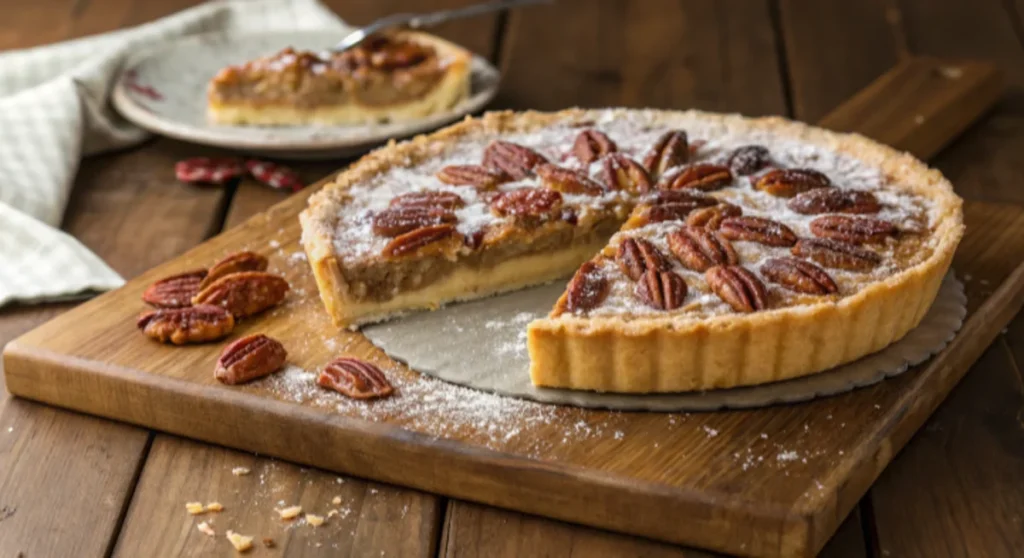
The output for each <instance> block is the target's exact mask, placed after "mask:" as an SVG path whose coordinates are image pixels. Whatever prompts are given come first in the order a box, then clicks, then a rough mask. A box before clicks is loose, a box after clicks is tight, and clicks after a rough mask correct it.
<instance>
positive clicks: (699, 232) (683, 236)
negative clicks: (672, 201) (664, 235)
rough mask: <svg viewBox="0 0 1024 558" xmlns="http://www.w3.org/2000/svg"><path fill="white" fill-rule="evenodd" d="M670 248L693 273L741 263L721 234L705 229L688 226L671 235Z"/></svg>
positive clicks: (669, 237) (669, 238)
mask: <svg viewBox="0 0 1024 558" xmlns="http://www.w3.org/2000/svg"><path fill="white" fill-rule="evenodd" d="M668 247H669V250H671V251H672V253H673V254H675V256H676V258H678V259H679V261H680V262H681V263H682V264H683V266H685V267H686V268H687V269H692V270H693V271H700V272H704V271H707V270H708V269H710V268H712V267H714V266H716V265H736V264H737V263H739V258H738V257H737V256H736V251H735V250H734V249H733V247H732V244H731V243H730V242H729V241H728V240H726V238H725V237H724V236H722V235H721V234H720V233H718V232H715V231H713V230H711V229H707V228H704V227H693V226H689V225H687V226H684V227H682V228H680V229H679V230H677V231H674V232H672V233H670V234H669V235H668Z"/></svg>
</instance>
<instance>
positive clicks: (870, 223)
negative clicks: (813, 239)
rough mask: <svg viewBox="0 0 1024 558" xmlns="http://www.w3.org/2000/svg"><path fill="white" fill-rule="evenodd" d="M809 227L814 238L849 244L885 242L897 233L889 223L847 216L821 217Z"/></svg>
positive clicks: (894, 226)
mask: <svg viewBox="0 0 1024 558" xmlns="http://www.w3.org/2000/svg"><path fill="white" fill-rule="evenodd" d="M810 227H811V232H812V233H814V236H817V237H820V238H830V239H832V240H839V241H842V242H849V243H851V244H865V243H870V244H874V243H880V242H885V239H887V238H891V237H894V236H896V234H897V233H899V229H898V228H897V227H896V225H894V224H892V223H890V222H889V221H885V220H882V219H874V218H871V217H851V216H849V215H822V216H821V217H818V218H816V219H814V220H812V221H811V224H810Z"/></svg>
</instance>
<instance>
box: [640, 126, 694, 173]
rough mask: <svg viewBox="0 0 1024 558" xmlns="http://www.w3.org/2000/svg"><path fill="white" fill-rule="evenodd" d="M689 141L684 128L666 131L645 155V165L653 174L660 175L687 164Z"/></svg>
mask: <svg viewBox="0 0 1024 558" xmlns="http://www.w3.org/2000/svg"><path fill="white" fill-rule="evenodd" d="M688 143H689V141H688V140H687V137H686V132H684V131H682V130H672V131H669V132H665V133H664V134H662V135H661V137H659V138H658V141H656V142H655V143H654V146H653V147H652V148H651V150H650V151H648V152H647V155H645V156H644V166H645V167H647V170H648V171H649V172H650V173H651V175H652V176H654V177H659V176H661V175H662V174H663V173H664V172H665V171H667V170H669V169H671V168H673V167H678V166H679V165H682V164H685V163H686V162H687V161H689V160H690V148H689V145H688Z"/></svg>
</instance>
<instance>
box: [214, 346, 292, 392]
mask: <svg viewBox="0 0 1024 558" xmlns="http://www.w3.org/2000/svg"><path fill="white" fill-rule="evenodd" d="M286 358H288V351H286V350H285V349H284V345H282V344H281V342H280V341H278V340H276V339H272V338H270V337H267V336H266V335H263V334H262V333H257V334H254V335H247V336H245V337H242V338H241V339H238V340H236V341H234V342H232V343H231V344H229V345H228V346H227V347H224V350H223V351H221V353H220V358H218V359H217V367H216V368H215V369H214V370H213V375H214V377H215V378H217V380H218V381H220V382H221V383H222V384H228V385H231V386H234V385H238V384H244V383H245V382H249V381H252V380H255V379H257V378H262V377H264V376H269V375H271V374H273V373H274V372H277V371H278V370H280V369H281V367H282V366H284V361H285V359H286Z"/></svg>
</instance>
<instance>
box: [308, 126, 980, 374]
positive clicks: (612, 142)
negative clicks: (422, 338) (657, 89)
mask: <svg viewBox="0 0 1024 558" xmlns="http://www.w3.org/2000/svg"><path fill="white" fill-rule="evenodd" d="M301 221H302V225H303V242H304V245H305V248H306V251H307V254H308V256H309V261H310V262H311V264H312V266H313V271H314V275H315V277H316V280H317V283H318V286H319V289H320V294H321V297H322V299H323V301H324V303H325V305H326V308H327V310H328V312H329V313H330V314H331V316H332V317H333V319H334V321H335V322H336V323H337V324H339V325H342V326H350V327H351V326H356V325H358V324H361V323H366V322H369V321H374V320H380V319H383V318H387V317H389V316H392V315H395V314H397V313H401V312H405V311H409V310H413V309H421V308H436V307H438V306H440V305H442V304H444V303H446V302H450V301H453V300H461V299H469V298H478V297H482V296H486V295H489V294H493V293H496V292H501V291H507V290H510V289H517V288H521V287H524V286H527V285H533V284H537V283H542V282H546V281H550V280H552V279H556V278H559V277H563V276H566V275H569V274H573V275H572V279H571V280H570V281H569V282H568V284H567V286H566V290H565V293H564V294H563V295H562V297H561V298H560V299H559V300H558V302H557V303H556V305H555V307H554V309H553V310H552V312H551V313H550V315H549V316H548V317H546V318H542V319H538V320H535V321H534V322H532V323H531V324H530V325H529V326H528V345H529V351H530V358H531V370H530V374H531V377H532V380H533V382H534V383H535V384H537V385H541V386H552V387H562V388H572V389H589V390H601V391H615V392H633V393H645V392H675V391H691V390H701V389H711V388H725V387H734V386H741V385H752V384H760V383H765V382H771V381H777V380H782V379H787V378H793V377H797V376H801V375H806V374H811V373H815V372H819V371H822V370H826V369H828V368H832V367H835V366H837V365H840V364H843V363H846V362H849V361H852V360H855V359H857V358H859V357H861V356H864V355H866V354H869V353H871V352H874V351H878V350H880V349H882V348H883V347H885V346H887V345H889V344H890V343H892V342H894V341H896V340H898V339H900V338H901V337H902V336H903V335H904V334H906V333H907V331H909V330H910V329H911V328H913V327H914V326H916V325H917V324H918V322H919V321H920V320H921V318H922V317H923V316H924V314H925V312H926V310H927V309H928V307H929V306H930V305H931V303H932V301H933V300H934V298H935V296H936V293H937V292H938V288H939V284H940V282H941V280H942V277H943V276H944V275H945V273H946V271H947V269H948V268H949V265H950V261H951V259H952V256H953V252H954V250H955V249H956V246H957V244H958V242H959V240H960V237H961V236H962V234H963V224H962V215H961V200H960V199H959V198H958V197H957V196H956V195H955V194H954V193H953V190H952V187H951V185H950V184H949V182H948V181H946V180H945V179H944V178H943V177H942V175H941V174H940V173H938V172H937V171H934V170H929V169H928V168H927V167H926V166H925V165H924V164H923V163H921V162H920V161H918V160H916V159H914V158H913V157H911V156H909V155H906V154H901V153H898V152H896V151H894V150H892V149H890V148H888V147H885V146H882V145H879V144H877V143H875V142H872V141H870V140H868V139H866V138H863V137H861V136H857V135H848V134H836V133H832V132H827V131H824V130H820V129H817V128H813V127H810V126H806V125H804V124H800V123H796V122H790V121H788V120H784V119H781V118H759V119H748V118H743V117H740V116H734V115H717V114H709V113H703V112H697V111H689V112H672V111H653V110H626V109H604V110H577V109H574V110H567V111H562V112H559V113H553V114H546V113H535V112H526V113H510V112H505V113H491V114H487V115H485V116H484V117H483V118H480V119H467V120H466V121H464V122H462V123H460V124H457V125H455V126H452V127H449V128H447V129H445V130H441V131H439V132H437V133H434V134H432V135H429V136H421V137H417V138H415V139H413V140H411V141H409V142H404V143H400V144H392V145H389V146H387V147H385V148H383V149H381V150H378V151H376V152H374V153H372V154H370V155H368V156H367V157H365V158H364V159H363V160H361V161H360V162H359V163H357V164H356V165H355V166H353V167H352V168H351V169H350V170H348V171H346V172H343V173H342V174H340V175H339V176H338V177H337V178H336V180H335V181H334V183H333V184H331V185H329V186H328V187H326V188H325V189H324V190H323V191H321V192H319V193H318V194H316V195H315V196H313V197H312V198H311V201H310V206H309V207H308V208H307V209H306V211H304V212H303V214H302V216H301Z"/></svg>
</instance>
